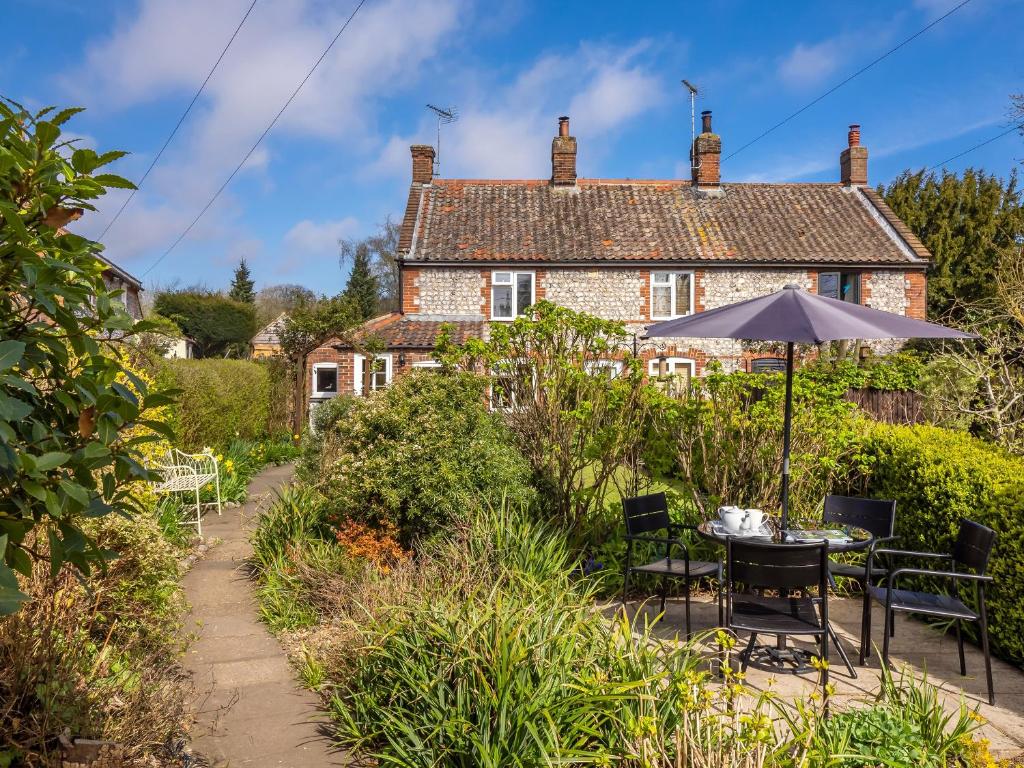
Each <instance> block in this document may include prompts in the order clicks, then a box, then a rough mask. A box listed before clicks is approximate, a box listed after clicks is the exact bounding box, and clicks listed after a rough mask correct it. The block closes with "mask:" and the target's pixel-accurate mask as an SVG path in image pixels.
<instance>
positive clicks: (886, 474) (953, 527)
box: [864, 425, 1024, 665]
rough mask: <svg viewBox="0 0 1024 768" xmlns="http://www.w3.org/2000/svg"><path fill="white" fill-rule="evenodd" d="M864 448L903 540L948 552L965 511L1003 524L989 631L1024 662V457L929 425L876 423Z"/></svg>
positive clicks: (1000, 648)
mask: <svg viewBox="0 0 1024 768" xmlns="http://www.w3.org/2000/svg"><path fill="white" fill-rule="evenodd" d="M864 451H865V453H866V455H867V457H868V458H869V459H870V462H871V467H872V470H871V474H870V477H869V478H868V491H869V492H870V494H871V495H872V496H875V497H878V498H890V499H896V510H897V512H896V531H897V534H899V536H900V537H901V538H900V541H899V543H898V546H899V548H901V549H909V550H917V551H926V552H949V551H951V550H952V546H953V542H954V540H955V538H956V533H957V528H958V526H959V523H960V519H961V518H964V517H966V518H969V519H971V520H975V521H976V522H979V523H982V524H983V525H987V526H989V527H990V528H993V529H994V530H995V531H997V533H998V539H997V541H996V547H995V552H994V554H993V556H992V560H991V563H990V566H989V573H990V574H991V575H992V576H993V577H994V578H995V584H993V585H992V586H991V587H990V588H989V589H988V590H987V591H986V596H987V602H988V609H989V628H990V633H991V637H992V642H993V647H994V650H995V651H996V652H997V653H998V654H999V655H1001V656H1002V657H1003V658H1005V659H1007V660H1008V661H1011V662H1013V663H1015V664H1017V665H1021V664H1024V605H1022V604H1021V601H1020V595H1021V593H1022V592H1024V569H1022V568H1021V563H1022V562H1024V460H1022V459H1020V458H1017V457H1015V456H1013V455H1011V454H1009V453H1007V452H1005V451H1003V450H1001V449H999V448H996V447H994V446H991V445H988V444H986V443H984V442H983V441H981V440H978V439H977V438H974V437H971V436H970V435H968V434H965V433H962V432H953V431H951V430H945V429H941V428H939V427H927V426H917V427H899V426H885V425H877V426H875V427H873V428H872V429H871V431H870V433H869V434H868V437H867V440H866V444H865V448H864ZM908 583H910V582H908ZM933 586H934V585H933ZM943 586H944V587H945V588H949V584H948V582H946V583H945V584H944V585H943ZM969 591H970V590H969V589H968V590H965V593H967V592H969ZM967 628H968V630H969V631H970V628H971V625H967Z"/></svg>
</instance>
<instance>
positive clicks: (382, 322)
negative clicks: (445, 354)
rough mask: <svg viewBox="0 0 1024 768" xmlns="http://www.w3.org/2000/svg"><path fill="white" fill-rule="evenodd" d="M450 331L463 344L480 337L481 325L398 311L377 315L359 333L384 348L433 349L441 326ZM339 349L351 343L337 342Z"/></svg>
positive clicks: (453, 338) (473, 321) (347, 346)
mask: <svg viewBox="0 0 1024 768" xmlns="http://www.w3.org/2000/svg"><path fill="white" fill-rule="evenodd" d="M445 325H447V326H448V327H449V328H450V330H451V335H452V341H454V342H455V343H456V344H462V343H463V342H465V341H466V339H469V338H473V337H476V338H481V337H482V336H483V332H484V324H483V321H481V320H436V319H429V320H428V319H420V318H417V317H416V316H415V315H406V316H403V315H399V314H398V313H397V312H396V313H393V314H391V315H388V316H385V317H383V318H377V319H374V320H371V321H369V322H368V323H366V324H365V325H364V329H365V330H364V331H362V333H363V334H364V335H366V336H373V337H374V338H375V339H378V340H380V341H381V343H383V345H384V346H385V347H386V348H387V349H396V348H399V349H400V348H405V349H433V348H434V343H435V342H436V341H437V337H438V335H439V334H440V333H441V328H442V326H445ZM334 346H336V347H337V348H339V349H350V348H351V345H350V344H348V343H346V342H344V341H340V342H338V343H337V344H335V345H334Z"/></svg>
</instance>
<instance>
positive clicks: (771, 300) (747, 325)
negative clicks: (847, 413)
mask: <svg viewBox="0 0 1024 768" xmlns="http://www.w3.org/2000/svg"><path fill="white" fill-rule="evenodd" d="M645 335H646V336H647V337H648V338H650V337H657V336H688V337H691V338H710V339H744V340H750V341H792V342H796V343H798V344H820V343H821V342H823V341H836V340H839V339H914V338H936V339H970V338H977V335H976V334H973V333H966V332H964V331H959V330H956V329H955V328H946V327H945V326H942V325H936V324H935V323H926V322H925V321H924V320H915V319H913V318H911V317H904V316H903V315H894V314H893V313H892V312H882V311H881V310H878V309H871V307H865V306H861V305H860V304H851V303H850V302H848V301H840V300H839V299H829V298H826V297H825V296H818V295H817V294H813V293H807V291H802V290H800V289H799V288H797V286H795V285H787V286H786V287H785V288H783V289H782V290H781V291H777V292H775V293H771V294H769V295H767V296H759V297H757V298H756V299H747V300H746V301H740V302H737V303H736V304H729V305H727V306H724V307H717V308H716V309H709V310H708V311H706V312H700V313H698V314H695V315H688V316H687V317H680V318H678V319H676V320H666V321H665V322H662V323H655V324H654V325H652V326H650V327H649V328H648V329H647V333H646V334H645Z"/></svg>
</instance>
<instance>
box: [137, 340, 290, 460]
mask: <svg viewBox="0 0 1024 768" xmlns="http://www.w3.org/2000/svg"><path fill="white" fill-rule="evenodd" d="M157 366H158V371H159V375H158V379H159V380H162V381H164V382H166V383H167V384H169V385H170V386H172V387H174V388H175V389H178V390H180V392H179V394H178V396H177V404H176V405H175V407H174V408H173V413H172V423H173V425H174V428H175V433H176V435H177V440H178V445H177V447H179V448H181V449H182V450H189V451H198V450H202V449H203V448H204V447H209V446H214V447H216V446H226V445H228V444H229V443H230V442H231V441H232V440H235V439H239V438H240V439H242V440H256V439H258V438H261V437H265V436H266V435H267V434H268V432H269V429H270V412H271V405H270V397H271V389H272V388H271V383H270V376H269V374H268V372H267V369H266V368H265V367H264V366H262V365H260V364H259V363H253V362H249V361H245V360H160V361H159V362H158V363H157Z"/></svg>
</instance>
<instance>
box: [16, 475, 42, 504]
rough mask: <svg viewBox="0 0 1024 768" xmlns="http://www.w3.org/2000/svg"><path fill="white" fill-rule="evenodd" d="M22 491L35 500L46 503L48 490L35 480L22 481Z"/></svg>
mask: <svg viewBox="0 0 1024 768" xmlns="http://www.w3.org/2000/svg"><path fill="white" fill-rule="evenodd" d="M21 490H23V491H24V492H25V493H27V494H28V495H29V496H32V497H33V498H36V499H39V500H40V501H46V489H45V488H43V486H41V485H40V484H39V483H37V482H36V481H35V480H22V481H21Z"/></svg>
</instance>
